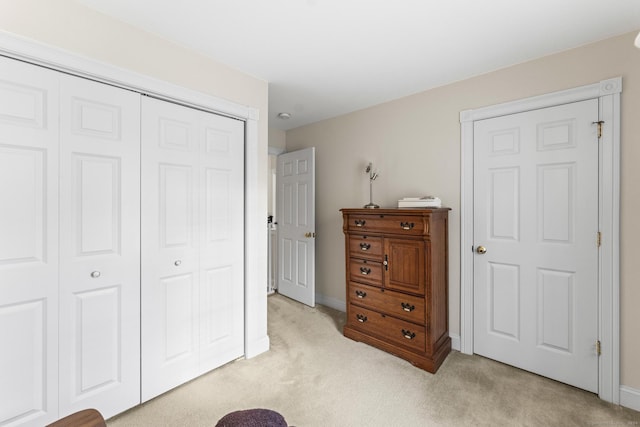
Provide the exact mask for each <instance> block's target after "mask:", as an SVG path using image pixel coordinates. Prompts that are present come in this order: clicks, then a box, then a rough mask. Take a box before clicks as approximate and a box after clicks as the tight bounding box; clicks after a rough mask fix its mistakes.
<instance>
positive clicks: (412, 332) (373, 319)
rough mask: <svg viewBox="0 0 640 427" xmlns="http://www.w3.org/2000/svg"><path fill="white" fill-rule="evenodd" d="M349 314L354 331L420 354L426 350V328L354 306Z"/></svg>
mask: <svg viewBox="0 0 640 427" xmlns="http://www.w3.org/2000/svg"><path fill="white" fill-rule="evenodd" d="M349 313H350V316H351V317H350V318H349V319H348V322H349V324H350V325H351V326H352V327H353V328H354V329H358V330H360V331H362V332H364V333H366V334H370V335H375V336H378V337H379V338H381V339H384V340H387V341H392V342H395V343H396V344H399V345H402V346H404V347H407V348H410V349H412V350H416V351H420V352H424V351H425V350H426V338H425V335H426V334H425V327H424V326H421V325H416V324H414V323H410V322H406V321H404V320H400V319H396V318H395V317H391V316H386V315H383V314H381V313H378V312H377V311H373V310H369V309H366V308H364V307H359V306H356V305H354V304H350V307H349Z"/></svg>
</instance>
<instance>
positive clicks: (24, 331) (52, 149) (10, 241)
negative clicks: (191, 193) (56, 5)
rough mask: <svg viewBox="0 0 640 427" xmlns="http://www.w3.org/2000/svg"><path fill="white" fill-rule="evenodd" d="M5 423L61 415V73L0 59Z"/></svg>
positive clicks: (1, 391) (0, 394)
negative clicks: (59, 100) (59, 84)
mask: <svg viewBox="0 0 640 427" xmlns="http://www.w3.org/2000/svg"><path fill="white" fill-rule="evenodd" d="M0 76H1V77H0V201H1V202H0V236H1V237H0V343H2V351H0V378H1V380H0V402H2V403H1V404H0V425H2V426H14V425H26V426H30V425H32V426H42V425H45V424H48V423H49V422H51V421H53V420H55V419H56V418H57V413H58V327H57V321H58V252H57V247H58V122H57V120H56V117H57V115H58V82H57V74H56V73H53V72H50V71H49V70H45V69H42V68H39V67H36V66H31V65H27V64H24V63H21V62H18V61H14V60H10V59H6V58H2V57H0Z"/></svg>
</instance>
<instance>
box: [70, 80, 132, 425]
mask: <svg viewBox="0 0 640 427" xmlns="http://www.w3.org/2000/svg"><path fill="white" fill-rule="evenodd" d="M60 101H61V103H60V105H61V111H60V132H61V133H60V135H61V142H60V143H61V151H60V166H61V174H60V233H61V239H60V309H61V310H60V416H64V415H67V414H69V413H72V412H75V411H78V410H81V409H85V408H89V407H94V408H97V409H98V410H100V412H101V413H102V414H103V415H104V416H105V417H110V416H113V415H115V414H117V413H119V412H122V411H124V410H126V409H128V408H130V407H132V406H134V405H136V404H137V403H139V402H140V345H139V342H140V341H139V340H140V317H139V316H140V270H139V269H140V205H139V200H140V190H139V188H140V96H139V95H138V94H136V93H133V92H130V91H127V90H124V89H119V88H115V87H112V86H108V85H104V84H100V83H95V82H91V81H88V80H84V79H80V78H76V77H70V76H62V77H61V86H60Z"/></svg>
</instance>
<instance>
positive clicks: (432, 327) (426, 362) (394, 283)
mask: <svg viewBox="0 0 640 427" xmlns="http://www.w3.org/2000/svg"><path fill="white" fill-rule="evenodd" d="M448 211H449V208H440V209H410V208H398V209H341V212H342V215H343V231H344V234H345V242H346V248H345V254H346V276H347V277H346V283H347V323H346V324H345V326H344V335H345V336H346V337H349V338H351V339H354V340H356V341H361V342H364V343H367V344H370V345H373V346H375V347H377V348H380V349H382V350H384V351H387V352H389V353H392V354H394V355H396V356H399V357H402V358H404V359H406V360H408V361H409V362H411V363H413V364H414V365H416V366H418V367H420V368H422V369H425V370H427V371H429V372H432V373H435V372H436V371H437V370H438V367H440V365H441V364H442V362H443V361H444V359H445V358H446V357H447V354H449V351H450V350H451V339H450V338H449V327H448V315H449V313H448V296H447V293H448V250H447V235H448V234H447V233H448V232H447V219H448V213H449V212H448Z"/></svg>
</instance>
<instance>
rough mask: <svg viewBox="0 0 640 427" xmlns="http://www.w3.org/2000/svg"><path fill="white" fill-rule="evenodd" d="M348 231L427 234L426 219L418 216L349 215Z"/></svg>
mask: <svg viewBox="0 0 640 427" xmlns="http://www.w3.org/2000/svg"><path fill="white" fill-rule="evenodd" d="M348 229H349V231H368V232H375V233H392V234H400V235H408V236H416V235H419V236H422V235H426V234H429V223H428V217H424V216H419V215H384V214H360V215H358V214H351V215H349V223H348Z"/></svg>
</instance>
